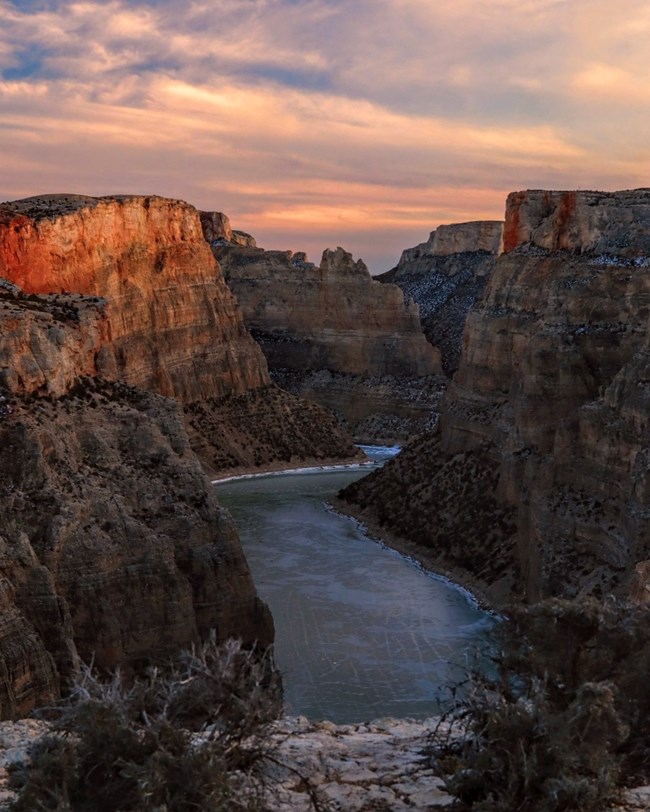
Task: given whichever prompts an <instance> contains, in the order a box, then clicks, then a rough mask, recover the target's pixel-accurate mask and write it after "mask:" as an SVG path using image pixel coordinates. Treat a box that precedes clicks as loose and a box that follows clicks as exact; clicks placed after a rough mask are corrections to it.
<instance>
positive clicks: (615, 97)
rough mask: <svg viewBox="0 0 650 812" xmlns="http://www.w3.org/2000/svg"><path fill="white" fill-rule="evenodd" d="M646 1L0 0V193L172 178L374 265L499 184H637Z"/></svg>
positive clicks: (491, 199)
mask: <svg viewBox="0 0 650 812" xmlns="http://www.w3.org/2000/svg"><path fill="white" fill-rule="evenodd" d="M646 5H647V4H646V3H645V0H621V4H620V7H617V14H616V15H613V14H612V12H611V5H610V4H609V3H605V2H602V0H581V2H580V3H575V2H573V0H534V2H533V0H519V2H514V0H490V2H488V1H487V0H453V1H452V0H437V2H435V3H432V2H431V1H430V0H355V2H354V3H350V2H349V0H300V1H297V0H213V1H212V2H200V1H199V0H189V2H180V0H159V1H158V2H144V0H142V2H140V1H139V0H107V1H105V2H99V0H84V1H83V2H82V1H81V0H80V1H79V2H74V1H73V2H70V1H69V0H48V2H38V3H37V2H34V3H29V2H20V3H19V2H8V0H0V106H1V109H2V116H1V117H0V177H1V178H2V179H3V183H4V187H3V188H1V189H0V196H4V197H17V196H21V195H26V194H34V193H37V192H40V191H46V190H49V191H59V190H61V189H65V190H68V191H80V192H84V193H88V194H102V193H109V192H114V191H151V192H158V193H161V194H167V195H169V196H172V197H184V198H186V199H189V200H190V201H191V202H193V203H195V204H196V205H198V206H200V207H203V208H220V209H223V210H226V211H227V212H228V213H229V214H230V215H231V216H232V217H233V219H234V221H235V224H236V226H239V227H242V228H245V229H246V230H251V231H253V232H257V233H258V234H261V235H262V239H263V240H264V241H267V243H268V244H273V247H294V248H298V247H301V246H302V247H305V241H307V242H309V243H310V245H311V244H312V243H314V244H315V241H316V240H321V239H327V240H328V241H330V244H331V243H332V242H334V243H336V242H340V241H343V240H345V242H346V245H347V246H348V247H351V248H353V249H354V250H355V252H356V253H364V254H365V255H366V258H369V259H371V261H372V260H374V261H375V262H376V263H378V264H379V267H377V268H376V269H377V270H381V269H382V266H383V267H384V268H385V267H387V263H389V262H392V261H393V260H394V258H395V257H396V256H398V255H399V252H400V250H401V248H403V247H404V246H405V245H408V244H409V243H415V242H418V241H420V240H421V239H423V238H424V237H426V234H427V233H428V231H429V230H430V229H431V228H433V227H435V226H436V225H437V224H438V223H439V222H450V221H453V220H454V219H463V220H466V219H472V218H473V217H499V216H501V214H502V211H503V201H504V199H505V195H506V193H507V192H508V191H509V190H510V189H512V188H526V187H540V186H555V187H557V186H560V187H563V188H576V187H578V186H582V187H597V186H599V185H600V186H602V187H604V188H617V187H618V188H622V187H625V186H631V185H647V182H648V181H647V173H648V171H649V170H650V149H649V147H648V146H647V144H648V124H649V118H650V115H649V113H648V104H647V102H648V90H647V88H648V87H650V81H648V80H649V79H650V76H649V75H648V71H649V68H648V65H647V58H646V51H647V48H646V45H645V43H646V42H647V34H648V30H650V10H648V9H647V8H646ZM608 109H615V110H616V115H609V114H608V112H607V111H608ZM622 122H623V126H622V125H621V123H622ZM45 187H47V189H46V188H45ZM292 234H293V235H294V236H295V240H299V241H300V243H301V245H297V244H295V243H294V242H293V240H291V235H292ZM336 234H338V235H339V237H338V238H337V237H336ZM280 240H287V241H288V242H285V243H284V244H282V243H281V242H279V241H280ZM390 240H394V243H391V245H393V246H394V247H393V248H392V249H391V251H390V253H391V254H392V257H393V259H390V260H389V257H388V253H389V248H390V246H389V241H390ZM307 247H308V248H310V246H307ZM323 247H324V246H323ZM310 250H312V249H311V248H310ZM312 252H313V250H312ZM316 253H317V252H316Z"/></svg>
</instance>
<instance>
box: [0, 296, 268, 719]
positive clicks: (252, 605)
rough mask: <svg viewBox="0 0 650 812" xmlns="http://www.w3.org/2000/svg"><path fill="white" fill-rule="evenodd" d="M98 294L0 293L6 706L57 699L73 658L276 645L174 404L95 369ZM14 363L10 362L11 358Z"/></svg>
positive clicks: (132, 659)
mask: <svg viewBox="0 0 650 812" xmlns="http://www.w3.org/2000/svg"><path fill="white" fill-rule="evenodd" d="M105 328H106V314H105V305H104V303H103V302H102V301H98V300H95V299H87V298H84V297H79V296H47V297H39V296H34V295H31V296H26V295H23V294H21V293H20V292H19V291H17V290H16V289H15V288H13V287H12V286H5V287H3V288H1V289H0V365H1V372H0V376H1V377H0V380H1V382H2V386H1V389H2V395H1V397H0V556H1V558H2V579H1V583H0V605H1V606H2V613H1V616H2V623H0V655H1V657H0V659H1V662H2V668H1V669H0V715H1V716H2V717H3V718H7V717H13V716H16V715H20V714H24V713H26V712H27V711H29V710H30V709H31V708H32V707H33V706H34V705H35V704H39V703H42V702H46V701H51V700H54V699H55V698H56V697H57V695H58V693H59V690H60V689H61V687H62V686H63V685H64V684H65V682H66V680H67V678H68V677H69V676H70V675H71V673H72V672H73V671H74V670H75V668H77V666H78V663H79V659H80V658H81V659H83V660H86V661H89V660H90V659H91V658H94V660H95V663H96V664H97V665H99V666H100V667H110V666H115V665H117V664H119V663H122V664H124V663H131V664H137V663H138V661H140V660H142V659H144V658H151V657H152V656H153V657H155V656H161V657H162V656H166V655H167V654H169V653H171V651H173V650H175V649H177V648H178V647H180V646H183V645H189V644H190V643H191V642H193V641H196V640H198V639H199V638H200V637H204V636H205V635H207V633H208V632H209V631H210V630H211V629H215V630H216V634H217V636H218V637H219V638H220V639H226V638H228V637H230V636H236V637H242V638H243V639H244V640H245V641H247V642H248V643H253V642H254V641H258V642H259V643H261V644H262V645H267V644H269V643H270V642H271V641H272V637H273V629H272V621H271V618H270V614H269V612H268V610H267V609H266V607H265V606H264V604H262V603H261V602H260V601H259V599H258V598H257V595H256V592H255V588H254V586H253V583H252V580H251V577H250V573H249V570H248V566H247V564H246V561H245V559H244V556H243V553H242V550H241V547H240V544H239V540H238V538H237V534H236V531H235V528H234V525H233V522H232V520H231V519H230V517H229V515H228V514H227V512H226V511H223V510H222V509H221V508H220V507H219V506H218V504H217V503H216V500H215V498H214V495H213V490H212V488H211V486H210V483H209V481H208V480H207V479H206V477H205V475H204V474H203V472H202V470H201V467H200V465H199V463H198V460H197V458H196V457H195V455H194V453H193V452H192V451H191V449H190V446H189V443H188V439H187V435H186V433H185V430H184V426H183V415H182V411H181V408H180V406H179V404H178V403H177V402H176V401H174V400H171V399H168V398H164V397H160V396H159V395H155V394H152V393H148V392H144V391H142V390H139V389H135V388H133V387H130V386H128V385H126V384H123V383H117V382H109V381H105V380H101V379H99V378H96V377H79V376H92V375H94V374H96V372H97V366H96V361H97V359H98V357H99V355H100V354H101V335H102V333H103V331H104V330H105ZM6 362H8V363H6Z"/></svg>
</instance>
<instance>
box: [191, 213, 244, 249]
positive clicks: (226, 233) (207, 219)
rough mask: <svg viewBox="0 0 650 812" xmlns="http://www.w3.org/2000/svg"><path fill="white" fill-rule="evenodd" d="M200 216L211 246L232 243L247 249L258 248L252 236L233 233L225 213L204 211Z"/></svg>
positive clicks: (205, 235)
mask: <svg viewBox="0 0 650 812" xmlns="http://www.w3.org/2000/svg"><path fill="white" fill-rule="evenodd" d="M199 214H200V217H201V227H202V228H203V236H204V237H205V239H206V240H207V241H208V242H209V243H210V245H211V246H215V245H226V244H228V243H232V244H233V245H241V246H243V247H245V248H257V242H256V241H255V238H254V237H251V235H250V234H247V233H246V232H245V231H236V230H235V231H233V229H232V227H231V225H230V219H229V218H228V217H227V216H226V215H225V214H223V212H220V211H202V212H199Z"/></svg>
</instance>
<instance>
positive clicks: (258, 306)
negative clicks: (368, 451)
mask: <svg viewBox="0 0 650 812" xmlns="http://www.w3.org/2000/svg"><path fill="white" fill-rule="evenodd" d="M217 258H218V260H219V263H220V264H221V266H222V268H223V271H224V274H225V277H226V280H227V282H228V285H229V286H230V288H231V290H232V291H233V293H234V294H235V296H236V298H237V301H238V302H239V304H240V306H241V308H242V311H243V313H244V319H245V321H246V325H247V326H248V328H249V329H250V330H251V332H252V334H253V335H254V336H255V338H257V340H258V341H259V342H260V345H261V347H262V349H263V351H264V354H265V355H266V357H267V360H268V362H269V366H270V367H271V368H283V369H291V370H296V371H305V370H315V369H329V370H331V371H333V372H341V373H344V374H352V375H364V376H368V377H370V376H373V375H374V376H378V375H404V376H419V375H429V374H432V373H435V372H438V371H439V369H440V368H439V362H438V357H437V353H436V352H435V350H433V349H432V348H431V347H429V346H428V345H427V343H426V341H425V340H424V337H423V335H422V331H421V329H420V325H419V321H418V311H417V307H415V305H413V303H411V302H408V301H405V299H404V296H403V294H402V292H401V291H400V290H399V288H396V287H395V286H385V285H380V284H378V283H376V282H374V281H373V279H372V277H371V276H370V274H369V272H368V269H367V268H366V266H365V265H364V263H363V262H362V261H361V260H358V261H356V262H355V261H354V260H353V258H352V255H351V254H349V253H348V252H347V251H344V250H343V249H342V248H337V250H336V251H324V252H323V257H322V260H321V263H320V266H318V267H317V266H315V265H312V264H311V263H309V262H307V261H306V260H305V258H304V255H303V254H297V255H294V254H293V253H292V252H290V251H263V250H262V249H260V248H257V249H256V248H248V249H246V248H244V249H242V248H237V247H235V248H232V247H225V246H224V247H222V248H221V249H219V248H217Z"/></svg>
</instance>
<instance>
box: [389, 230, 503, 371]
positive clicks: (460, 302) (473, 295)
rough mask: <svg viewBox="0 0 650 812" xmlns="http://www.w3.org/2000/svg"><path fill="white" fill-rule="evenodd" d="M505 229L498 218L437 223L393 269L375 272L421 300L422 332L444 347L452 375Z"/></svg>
mask: <svg viewBox="0 0 650 812" xmlns="http://www.w3.org/2000/svg"><path fill="white" fill-rule="evenodd" d="M502 233H503V223H502V222H500V221H497V220H484V221H477V222H470V223H455V224H453V225H443V226H439V227H438V228H437V229H436V230H435V231H432V232H431V234H430V236H429V239H428V240H427V242H424V243H420V244H419V245H416V246H415V247H414V248H407V249H406V250H405V251H403V252H402V256H401V258H400V261H399V263H398V264H397V265H396V266H395V268H393V269H392V270H390V271H387V272H386V273H385V274H381V275H380V276H378V277H377V279H378V280H379V281H381V282H389V283H392V284H395V285H398V286H399V287H400V288H401V289H402V290H403V291H404V294H405V296H408V297H411V298H413V300H414V301H415V302H417V304H418V306H419V308H420V321H421V322H422V329H423V330H424V334H425V336H426V337H427V339H428V341H429V342H430V343H431V344H433V346H435V347H436V348H438V350H439V351H440V354H441V359H442V368H443V370H444V372H445V374H446V375H448V376H449V377H451V375H453V373H454V372H455V371H456V369H458V360H459V357H460V345H461V340H462V335H463V329H464V326H465V319H466V317H467V313H468V311H469V309H470V308H471V306H472V305H473V304H474V302H475V301H476V300H477V299H478V298H480V297H481V295H482V293H483V290H484V288H485V285H486V283H487V279H488V277H489V275H490V273H491V272H492V268H493V267H494V262H495V259H496V257H497V256H498V254H499V253H500V252H501V248H502Z"/></svg>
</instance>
